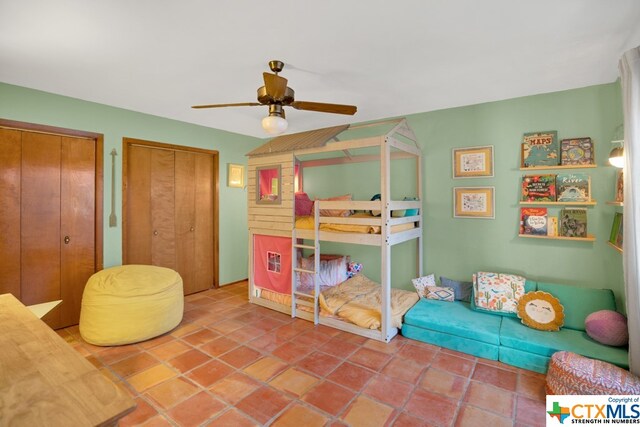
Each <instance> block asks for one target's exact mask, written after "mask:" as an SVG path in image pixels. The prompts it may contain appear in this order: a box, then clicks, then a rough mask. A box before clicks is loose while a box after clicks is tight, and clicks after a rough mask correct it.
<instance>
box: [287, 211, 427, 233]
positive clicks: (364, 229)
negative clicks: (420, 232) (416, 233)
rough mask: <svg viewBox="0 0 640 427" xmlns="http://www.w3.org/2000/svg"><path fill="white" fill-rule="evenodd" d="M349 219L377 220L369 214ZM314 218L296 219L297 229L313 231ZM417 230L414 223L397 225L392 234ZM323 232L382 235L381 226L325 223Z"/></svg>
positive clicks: (321, 226)
mask: <svg viewBox="0 0 640 427" xmlns="http://www.w3.org/2000/svg"><path fill="white" fill-rule="evenodd" d="M349 218H376V217H374V216H372V215H369V214H367V213H357V214H353V215H351V216H350V217H349ZM313 221H314V218H313V216H301V217H297V218H296V228H300V229H305V230H313V227H314V223H313ZM412 228H415V225H414V223H413V222H409V223H406V224H397V225H393V226H391V232H392V233H397V232H399V231H405V230H411V229H412ZM320 230H321V231H333V232H338V233H361V234H380V231H381V230H382V227H381V226H379V225H363V224H332V223H324V224H320Z"/></svg>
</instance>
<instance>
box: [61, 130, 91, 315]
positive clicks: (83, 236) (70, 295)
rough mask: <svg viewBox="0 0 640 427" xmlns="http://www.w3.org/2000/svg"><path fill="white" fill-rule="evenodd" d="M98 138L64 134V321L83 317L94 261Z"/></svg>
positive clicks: (62, 306)
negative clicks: (83, 299)
mask: <svg viewBox="0 0 640 427" xmlns="http://www.w3.org/2000/svg"><path fill="white" fill-rule="evenodd" d="M95 163H96V152H95V142H94V141H93V140H89V139H82V138H71V137H63V138H62V158H61V165H60V166H61V167H60V170H61V182H60V212H61V223H60V224H61V225H60V229H61V232H62V249H61V266H62V269H61V282H60V297H61V299H62V304H61V305H60V310H61V313H60V316H61V319H60V320H61V322H62V325H74V324H77V323H78V321H79V320H80V305H81V303H82V292H83V291H84V286H85V284H86V283H87V280H88V279H89V277H91V275H92V274H93V273H94V272H95V271H96V265H95V244H96V240H95V227H94V224H95V223H94V218H95V181H96V174H95Z"/></svg>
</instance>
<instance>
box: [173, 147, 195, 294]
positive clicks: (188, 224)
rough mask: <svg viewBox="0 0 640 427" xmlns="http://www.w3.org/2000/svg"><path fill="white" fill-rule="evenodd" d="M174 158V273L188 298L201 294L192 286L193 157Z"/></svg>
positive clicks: (178, 155) (185, 154)
mask: <svg viewBox="0 0 640 427" xmlns="http://www.w3.org/2000/svg"><path fill="white" fill-rule="evenodd" d="M175 156H176V157H175V160H176V162H175V192H176V212H175V213H176V215H175V221H176V271H177V272H178V273H179V274H180V277H182V283H183V289H184V293H185V295H188V294H192V293H194V292H197V291H199V290H202V289H198V288H197V287H196V283H195V269H196V266H197V262H196V246H195V235H196V212H195V209H196V159H195V154H193V153H188V152H185V151H176V153H175Z"/></svg>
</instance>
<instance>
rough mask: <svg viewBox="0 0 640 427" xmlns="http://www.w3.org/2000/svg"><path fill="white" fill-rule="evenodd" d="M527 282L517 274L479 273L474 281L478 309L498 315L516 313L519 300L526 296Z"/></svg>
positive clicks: (475, 300)
mask: <svg viewBox="0 0 640 427" xmlns="http://www.w3.org/2000/svg"><path fill="white" fill-rule="evenodd" d="M525 281H526V279H525V278H524V277H522V276H517V275H515V274H502V273H488V272H484V271H481V272H479V273H478V274H477V275H474V280H473V294H474V302H475V305H476V307H478V308H480V309H483V310H489V311H495V312H498V313H516V312H517V309H518V300H519V299H520V298H521V297H522V295H524V284H525Z"/></svg>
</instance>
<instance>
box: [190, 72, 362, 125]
mask: <svg viewBox="0 0 640 427" xmlns="http://www.w3.org/2000/svg"><path fill="white" fill-rule="evenodd" d="M269 68H270V69H271V71H273V74H271V73H262V76H263V78H264V86H261V87H260V88H258V102H240V103H236V104H209V105H194V106H192V107H191V108H219V107H252V106H257V105H268V106H269V115H268V116H267V117H265V118H264V119H262V128H263V129H264V130H265V131H266V132H267V133H269V134H271V135H278V134H281V133H282V132H284V131H285V130H287V126H288V123H287V120H286V119H285V114H284V108H283V107H293V108H295V109H296V110H307V111H318V112H321V113H334V114H347V115H351V116H352V115H354V114H355V113H356V111H357V110H358V108H357V107H356V106H355V105H342V104H326V103H322V102H308V101H296V100H295V99H294V91H293V89H291V88H290V87H288V86H287V79H285V78H284V77H280V76H279V75H278V73H279V72H280V71H282V69H283V68H284V63H283V62H282V61H278V60H274V61H269Z"/></svg>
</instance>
